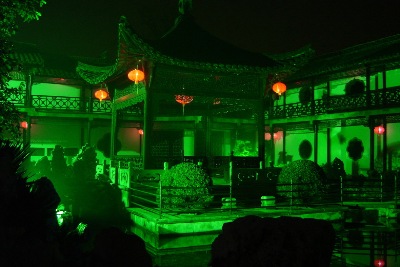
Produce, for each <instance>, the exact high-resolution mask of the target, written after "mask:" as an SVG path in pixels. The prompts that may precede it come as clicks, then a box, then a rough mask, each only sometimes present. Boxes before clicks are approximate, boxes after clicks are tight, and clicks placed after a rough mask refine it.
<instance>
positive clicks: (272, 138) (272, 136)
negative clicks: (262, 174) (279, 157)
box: [269, 124, 275, 167]
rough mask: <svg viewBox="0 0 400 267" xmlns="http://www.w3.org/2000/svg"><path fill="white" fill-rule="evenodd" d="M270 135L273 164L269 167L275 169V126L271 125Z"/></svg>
mask: <svg viewBox="0 0 400 267" xmlns="http://www.w3.org/2000/svg"><path fill="white" fill-rule="evenodd" d="M269 133H270V134H271V142H270V143H271V162H270V164H269V165H270V166H269V167H273V166H274V165H275V141H274V125H272V124H270V125H269Z"/></svg>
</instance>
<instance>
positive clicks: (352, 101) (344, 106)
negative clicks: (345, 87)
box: [265, 86, 400, 119]
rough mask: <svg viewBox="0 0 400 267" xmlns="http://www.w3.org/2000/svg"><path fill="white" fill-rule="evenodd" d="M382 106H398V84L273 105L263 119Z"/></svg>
mask: <svg viewBox="0 0 400 267" xmlns="http://www.w3.org/2000/svg"><path fill="white" fill-rule="evenodd" d="M384 107H385V108H387V107H400V86H396V87H392V88H388V89H386V90H383V89H379V90H374V91H370V92H364V93H362V94H358V95H354V96H346V95H339V96H330V97H329V98H324V99H316V100H314V102H309V103H306V104H302V103H290V104H285V105H275V106H274V107H273V108H272V110H266V111H265V119H284V118H297V117H306V116H310V115H322V114H327V113H338V112H347V111H358V110H367V109H379V108H384Z"/></svg>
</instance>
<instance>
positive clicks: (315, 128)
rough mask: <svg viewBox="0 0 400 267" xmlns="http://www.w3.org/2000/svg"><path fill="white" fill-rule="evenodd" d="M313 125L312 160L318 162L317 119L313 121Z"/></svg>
mask: <svg viewBox="0 0 400 267" xmlns="http://www.w3.org/2000/svg"><path fill="white" fill-rule="evenodd" d="M313 126H314V162H315V163H316V164H318V121H313Z"/></svg>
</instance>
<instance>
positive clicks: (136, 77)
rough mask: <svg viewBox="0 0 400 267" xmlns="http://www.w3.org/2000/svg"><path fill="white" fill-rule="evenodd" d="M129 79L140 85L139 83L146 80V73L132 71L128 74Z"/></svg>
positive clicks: (136, 70)
mask: <svg viewBox="0 0 400 267" xmlns="http://www.w3.org/2000/svg"><path fill="white" fill-rule="evenodd" d="M128 79H129V80H131V81H132V82H135V84H138V82H141V81H143V80H144V72H143V71H141V70H138V69H134V70H131V71H130V72H128Z"/></svg>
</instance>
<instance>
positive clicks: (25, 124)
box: [20, 121, 28, 129]
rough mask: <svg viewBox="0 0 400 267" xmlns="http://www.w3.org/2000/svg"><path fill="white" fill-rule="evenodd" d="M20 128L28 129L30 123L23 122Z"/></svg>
mask: <svg viewBox="0 0 400 267" xmlns="http://www.w3.org/2000/svg"><path fill="white" fill-rule="evenodd" d="M20 126H21V128H24V129H28V122H26V121H21V123H20Z"/></svg>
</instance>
